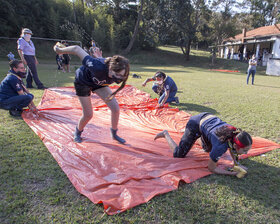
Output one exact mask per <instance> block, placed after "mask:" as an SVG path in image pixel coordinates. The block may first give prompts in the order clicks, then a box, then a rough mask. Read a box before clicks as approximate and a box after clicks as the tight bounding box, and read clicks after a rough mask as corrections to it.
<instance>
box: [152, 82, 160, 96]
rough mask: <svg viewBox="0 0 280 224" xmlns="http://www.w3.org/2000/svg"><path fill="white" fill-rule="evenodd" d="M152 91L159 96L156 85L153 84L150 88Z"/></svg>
mask: <svg viewBox="0 0 280 224" xmlns="http://www.w3.org/2000/svg"><path fill="white" fill-rule="evenodd" d="M152 90H153V91H154V92H155V93H156V94H159V93H158V85H157V84H155V83H154V84H153V86H152Z"/></svg>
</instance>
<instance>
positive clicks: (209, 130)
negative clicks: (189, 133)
mask: <svg viewBox="0 0 280 224" xmlns="http://www.w3.org/2000/svg"><path fill="white" fill-rule="evenodd" d="M225 125H228V124H227V123H226V122H224V121H222V120H221V119H220V118H218V117H212V118H209V119H207V120H206V121H204V122H203V123H202V124H201V126H200V130H201V132H202V135H203V136H204V137H205V138H207V140H208V141H209V142H211V144H212V149H211V152H210V158H211V159H212V160H213V161H214V162H218V160H219V159H220V157H221V156H222V155H223V154H224V153H225V152H226V151H227V149H228V148H229V145H228V143H227V142H224V143H222V142H221V141H220V140H219V139H218V136H217V135H216V134H215V132H216V130H217V128H219V127H222V126H225Z"/></svg>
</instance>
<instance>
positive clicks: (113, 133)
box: [110, 128, 125, 144]
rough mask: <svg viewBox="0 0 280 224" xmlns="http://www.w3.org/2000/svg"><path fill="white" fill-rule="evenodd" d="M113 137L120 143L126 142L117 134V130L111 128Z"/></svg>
mask: <svg viewBox="0 0 280 224" xmlns="http://www.w3.org/2000/svg"><path fill="white" fill-rule="evenodd" d="M110 130H111V136H112V139H114V140H117V141H118V142H119V143H121V144H124V143H125V140H124V139H123V138H121V137H119V136H118V135H117V131H118V129H117V130H114V129H112V128H110Z"/></svg>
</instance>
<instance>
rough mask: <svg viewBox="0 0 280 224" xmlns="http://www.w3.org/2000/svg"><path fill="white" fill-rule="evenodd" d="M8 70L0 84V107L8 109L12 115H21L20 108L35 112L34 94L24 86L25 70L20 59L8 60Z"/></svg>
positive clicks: (36, 111)
mask: <svg viewBox="0 0 280 224" xmlns="http://www.w3.org/2000/svg"><path fill="white" fill-rule="evenodd" d="M10 68H11V69H10V71H9V72H8V74H7V76H6V77H5V78H4V80H3V81H2V82H1V84H0V108H2V109H5V110H9V113H10V114H11V115H12V116H16V117H17V116H21V113H22V109H23V108H24V107H27V106H28V107H29V109H30V110H31V111H32V112H33V113H35V114H37V113H38V110H37V108H36V106H35V105H34V103H33V101H32V100H33V98H34V96H33V95H32V94H31V93H29V91H28V90H27V88H26V87H25V86H24V84H23V81H22V79H23V78H25V76H26V70H25V67H24V64H23V62H22V61H18V60H13V61H11V62H10Z"/></svg>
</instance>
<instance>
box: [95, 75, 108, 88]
mask: <svg viewBox="0 0 280 224" xmlns="http://www.w3.org/2000/svg"><path fill="white" fill-rule="evenodd" d="M92 81H93V82H94V84H96V85H98V86H102V85H103V84H105V83H106V80H102V81H100V80H99V79H97V78H95V77H93V78H92Z"/></svg>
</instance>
